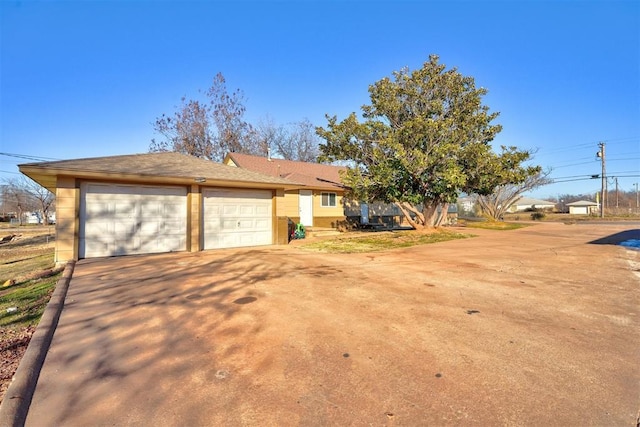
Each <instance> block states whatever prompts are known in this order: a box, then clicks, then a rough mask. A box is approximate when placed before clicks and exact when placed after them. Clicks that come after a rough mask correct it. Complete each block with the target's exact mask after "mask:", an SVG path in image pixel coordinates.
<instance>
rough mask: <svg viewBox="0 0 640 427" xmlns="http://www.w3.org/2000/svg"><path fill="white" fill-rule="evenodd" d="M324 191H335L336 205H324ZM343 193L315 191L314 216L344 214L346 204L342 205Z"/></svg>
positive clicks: (338, 215) (337, 215)
mask: <svg viewBox="0 0 640 427" xmlns="http://www.w3.org/2000/svg"><path fill="white" fill-rule="evenodd" d="M322 193H335V194H336V206H334V207H327V206H322ZM342 199H343V195H342V193H338V192H337V191H322V190H314V191H313V216H314V218H315V217H340V216H344V206H342Z"/></svg>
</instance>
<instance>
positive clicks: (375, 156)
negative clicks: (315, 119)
mask: <svg viewBox="0 0 640 427" xmlns="http://www.w3.org/2000/svg"><path fill="white" fill-rule="evenodd" d="M486 93H487V90H486V89H484V88H476V86H475V82H474V79H473V78H472V77H467V76H463V75H462V74H460V73H459V72H458V70H457V69H456V68H452V69H446V66H445V65H444V64H441V63H439V58H438V56H436V55H431V56H430V57H429V60H428V61H427V62H425V63H424V64H423V66H422V68H420V69H417V70H414V71H410V70H409V69H408V68H404V69H402V70H400V71H396V72H394V73H393V76H392V78H389V77H385V78H383V79H382V80H380V81H378V82H376V83H374V84H373V85H371V86H369V96H370V99H371V104H369V105H364V106H363V107H362V120H359V119H358V117H357V116H356V114H355V113H351V114H350V115H349V116H348V117H347V118H346V119H344V120H342V121H340V122H338V119H337V117H336V116H327V120H328V125H327V127H326V128H324V127H319V128H317V133H318V135H319V136H320V137H321V138H322V139H324V143H322V144H321V145H320V150H321V153H322V154H321V156H320V158H321V160H326V161H337V160H342V161H347V162H348V163H349V164H350V166H349V167H348V168H347V170H346V172H345V173H344V176H343V179H344V182H345V184H346V185H348V186H349V187H351V189H352V190H351V191H352V196H353V197H354V198H356V199H359V200H363V201H375V200H377V201H383V202H387V203H395V204H397V205H398V207H399V208H400V209H401V210H402V212H403V213H404V214H405V217H407V219H408V220H409V221H410V222H411V224H412V225H413V226H414V227H415V228H423V227H433V226H438V225H440V224H442V222H443V220H444V219H445V217H446V212H447V208H448V206H449V203H453V202H455V201H456V199H457V197H458V195H459V194H460V193H461V192H466V193H469V194H472V193H473V194H490V193H491V192H493V190H494V189H495V188H496V187H497V186H498V185H503V184H508V183H510V182H512V181H513V182H518V180H521V179H524V177H525V176H526V175H527V173H529V172H528V171H527V170H526V168H524V167H523V166H522V162H524V161H525V160H527V159H528V157H529V153H528V152H526V151H519V150H518V149H517V148H515V147H503V148H502V152H501V153H500V154H496V153H494V152H493V150H492V147H491V145H490V143H491V141H492V140H493V139H494V137H495V136H496V135H497V134H498V133H499V132H500V131H501V129H502V128H501V126H500V125H497V124H493V123H492V122H493V121H494V120H495V119H496V117H498V113H496V112H490V111H489V107H487V106H485V105H483V103H482V97H483V96H484V95H485V94H486Z"/></svg>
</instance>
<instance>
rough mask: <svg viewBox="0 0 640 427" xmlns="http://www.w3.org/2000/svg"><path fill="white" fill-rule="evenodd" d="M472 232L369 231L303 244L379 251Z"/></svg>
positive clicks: (462, 236)
mask: <svg viewBox="0 0 640 427" xmlns="http://www.w3.org/2000/svg"><path fill="white" fill-rule="evenodd" d="M469 237H474V236H473V235H471V234H463V233H454V232H450V231H441V230H438V231H434V232H432V233H421V232H418V231H400V232H382V233H367V234H366V235H364V236H362V237H352V236H349V237H338V238H335V239H327V240H322V241H319V242H313V243H308V244H305V245H302V246H301V248H302V249H306V250H310V251H317V252H327V253H360V252H378V251H384V250H388V249H396V248H407V247H410V246H417V245H425V244H430V243H438V242H445V241H447V240H456V239H466V238H469Z"/></svg>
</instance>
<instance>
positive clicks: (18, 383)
mask: <svg viewBox="0 0 640 427" xmlns="http://www.w3.org/2000/svg"><path fill="white" fill-rule="evenodd" d="M74 267H75V261H70V262H68V263H67V265H66V266H65V268H64V272H63V273H62V277H61V278H60V279H59V280H58V283H57V284H56V287H55V290H54V291H53V294H52V295H51V299H50V300H49V303H48V304H47V306H46V307H45V309H44V313H43V314H42V317H41V318H40V322H39V323H38V326H37V327H36V330H35V332H34V333H33V336H32V337H31V341H29V345H28V346H27V350H26V352H25V353H24V356H23V357H22V360H21V361H20V364H19V365H18V369H17V370H16V373H15V374H14V375H13V379H12V380H11V384H9V388H8V389H7V392H6V393H5V395H4V399H3V400H2V403H1V404H0V427H17V426H24V423H25V421H26V419H27V413H28V412H29V406H30V405H31V399H32V398H33V392H34V391H35V388H36V384H37V383H38V376H39V375H40V370H41V369H42V365H43V364H44V359H45V357H46V356H47V352H48V351H49V346H50V345H51V340H52V339H53V333H54V332H55V330H56V327H57V326H58V319H60V313H61V312H62V308H63V307H64V300H65V297H66V296H67V290H68V289H69V282H70V281H71V276H72V275H73V269H74Z"/></svg>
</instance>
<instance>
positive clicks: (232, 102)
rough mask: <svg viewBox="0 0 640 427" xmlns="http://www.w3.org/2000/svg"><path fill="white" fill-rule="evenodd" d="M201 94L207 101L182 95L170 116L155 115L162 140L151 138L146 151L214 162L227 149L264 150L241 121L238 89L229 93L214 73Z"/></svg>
mask: <svg viewBox="0 0 640 427" xmlns="http://www.w3.org/2000/svg"><path fill="white" fill-rule="evenodd" d="M205 95H206V96H207V97H208V99H209V100H208V101H207V102H201V101H198V100H187V99H186V98H185V97H183V98H182V105H181V106H180V107H179V108H178V111H176V112H175V113H174V114H173V116H167V115H165V114H163V115H162V116H160V117H159V118H157V119H156V121H155V123H154V126H153V127H154V130H155V131H156V132H157V133H159V134H160V135H162V136H163V137H164V139H163V140H160V141H156V140H155V139H152V140H151V144H150V146H149V150H150V151H177V152H180V153H184V154H190V155H192V156H196V157H202V158H205V159H209V160H215V161H220V160H222V159H223V157H224V156H225V154H227V153H228V152H240V153H248V154H258V153H260V152H264V149H263V148H262V147H261V145H260V144H259V140H258V138H257V134H256V131H255V129H254V128H253V127H252V126H251V125H250V124H249V123H248V122H246V121H245V120H244V113H245V111H246V108H245V106H244V101H245V99H244V95H243V93H242V91H240V89H236V90H235V91H234V92H232V93H229V92H228V91H227V86H226V80H225V78H224V76H223V75H222V73H218V74H217V75H216V76H215V77H214V79H213V83H212V85H211V87H210V88H209V89H208V90H207V91H206V92H205Z"/></svg>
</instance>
